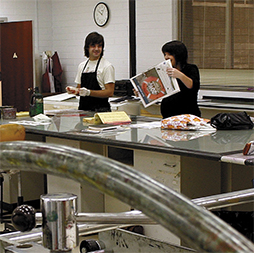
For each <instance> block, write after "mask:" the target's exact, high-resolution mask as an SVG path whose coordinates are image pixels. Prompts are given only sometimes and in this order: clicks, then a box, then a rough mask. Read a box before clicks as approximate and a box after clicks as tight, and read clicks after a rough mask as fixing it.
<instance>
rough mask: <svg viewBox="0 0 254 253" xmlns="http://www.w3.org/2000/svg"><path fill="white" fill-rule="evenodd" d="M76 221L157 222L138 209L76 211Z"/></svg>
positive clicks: (99, 222)
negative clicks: (108, 211)
mask: <svg viewBox="0 0 254 253" xmlns="http://www.w3.org/2000/svg"><path fill="white" fill-rule="evenodd" d="M76 219H77V222H84V223H89V224H121V225H122V224H132V225H134V224H157V223H156V222H155V221H154V220H151V219H150V218H149V217H147V216H146V215H144V214H143V213H142V212H140V211H136V210H135V211H130V212H123V213H77V215H76Z"/></svg>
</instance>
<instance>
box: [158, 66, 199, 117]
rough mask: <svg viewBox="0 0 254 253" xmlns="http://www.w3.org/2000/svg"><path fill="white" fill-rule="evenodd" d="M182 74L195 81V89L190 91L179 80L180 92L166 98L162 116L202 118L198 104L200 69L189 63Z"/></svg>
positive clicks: (162, 107) (163, 103) (163, 101)
mask: <svg viewBox="0 0 254 253" xmlns="http://www.w3.org/2000/svg"><path fill="white" fill-rule="evenodd" d="M182 73H184V74H185V75H186V76H188V77H189V78H191V79H192V80H193V87H192V88H191V89H188V88H187V87H186V86H185V85H184V84H183V82H182V81H181V80H179V79H177V82H178V84H179V88H180V92H178V93H176V94H174V95H172V96H169V97H166V98H164V99H163V100H162V102H161V115H162V117H163V118H168V117H171V116H175V115H180V114H193V115H196V116H198V117H200V116H201V113H200V110H199V108H198V103H197V98H198V91H199V88H200V77H199V70H198V67H197V66H196V65H194V64H189V63H187V64H186V65H185V66H184V68H183V69H182Z"/></svg>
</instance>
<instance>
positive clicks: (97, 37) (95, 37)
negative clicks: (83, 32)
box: [84, 32, 104, 57]
mask: <svg viewBox="0 0 254 253" xmlns="http://www.w3.org/2000/svg"><path fill="white" fill-rule="evenodd" d="M95 44H101V46H102V52H101V56H103V50H104V38H103V36H102V35H101V34H99V33H97V32H91V33H89V34H88V35H87V36H86V39H85V46H84V51H85V56H86V57H89V46H91V45H95Z"/></svg>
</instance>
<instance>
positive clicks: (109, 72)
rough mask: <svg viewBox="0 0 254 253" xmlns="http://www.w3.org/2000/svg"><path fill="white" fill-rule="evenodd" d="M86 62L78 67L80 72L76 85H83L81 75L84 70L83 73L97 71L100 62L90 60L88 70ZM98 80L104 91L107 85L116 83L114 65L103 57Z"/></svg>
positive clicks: (98, 70) (98, 71)
mask: <svg viewBox="0 0 254 253" xmlns="http://www.w3.org/2000/svg"><path fill="white" fill-rule="evenodd" d="M86 62H87V60H86V61H83V62H81V63H80V64H79V66H78V72H77V75H76V78H75V83H77V84H81V75H82V71H83V70H84V71H83V73H89V72H94V71H95V69H96V65H97V62H98V60H96V61H90V60H89V62H88V64H87V65H86V68H85V69H84V67H85V64H86ZM97 80H98V83H99V85H100V87H101V89H102V90H104V89H105V84H107V83H115V69H114V67H113V65H112V64H111V63H110V62H109V61H108V60H106V59H105V58H103V57H102V58H101V60H100V63H99V67H98V69H97Z"/></svg>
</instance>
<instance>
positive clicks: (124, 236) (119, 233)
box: [99, 229, 196, 253]
mask: <svg viewBox="0 0 254 253" xmlns="http://www.w3.org/2000/svg"><path fill="white" fill-rule="evenodd" d="M99 241H102V242H103V243H104V245H105V249H107V252H108V250H109V252H117V253H121V252H132V253H133V252H139V253H155V252H157V253H169V252H177V253H183V252H186V253H187V252H196V251H194V250H192V249H189V248H186V247H182V246H177V245H173V244H169V243H166V242H163V241H158V240H154V239H152V238H148V237H146V236H142V235H138V234H135V233H131V232H129V231H126V230H123V229H115V230H111V231H106V232H101V233H99ZM137 249H138V250H137Z"/></svg>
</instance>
